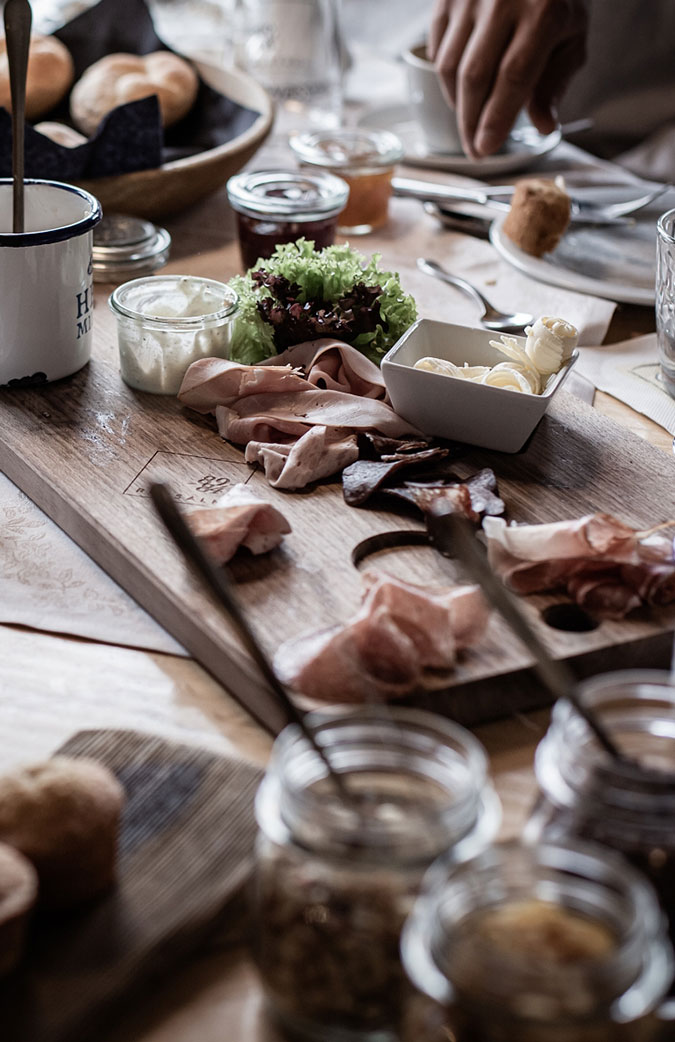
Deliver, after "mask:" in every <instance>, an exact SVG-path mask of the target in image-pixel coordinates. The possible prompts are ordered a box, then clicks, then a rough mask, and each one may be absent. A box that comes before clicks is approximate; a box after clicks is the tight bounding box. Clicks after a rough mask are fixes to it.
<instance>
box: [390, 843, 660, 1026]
mask: <svg viewBox="0 0 675 1042" xmlns="http://www.w3.org/2000/svg"><path fill="white" fill-rule="evenodd" d="M401 950H402V956H403V964H404V966H405V969H406V972H407V973H408V975H409V977H410V979H411V980H412V981H413V983H414V984H415V985H416V987H417V989H418V991H419V994H417V995H415V996H414V997H413V998H412V999H411V1001H410V1002H409V1004H408V1007H407V1011H406V1017H405V1026H404V1031H403V1039H404V1042H448V1040H449V1039H453V1040H455V1042H652V1040H656V1039H659V1040H660V1039H661V1038H663V1039H664V1040H665V1039H666V1038H668V1037H672V1036H669V1035H667V1034H659V1032H660V1031H663V1027H664V1026H663V1025H660V1024H659V1023H658V1022H657V1019H656V1017H655V1016H654V1015H653V1011H654V1010H655V1008H656V1007H657V1006H658V1005H659V1003H660V1001H661V999H662V997H663V995H664V994H665V992H666V990H667V988H668V985H669V983H670V980H671V978H672V972H673V958H672V951H671V948H670V945H669V943H668V940H667V938H666V931H665V922H664V919H663V915H662V913H661V911H660V909H659V906H658V902H657V900H656V896H655V894H654V892H653V890H652V888H651V887H650V885H649V884H648V882H647V881H646V880H644V879H643V877H642V876H640V874H639V873H637V872H635V871H633V870H632V869H631V868H630V867H629V866H628V865H627V864H626V863H625V862H624V860H623V859H622V858H620V857H619V856H618V855H617V854H614V853H613V852H612V851H608V850H604V849H603V848H602V847H597V846H594V845H590V844H581V843H570V844H569V846H564V847H563V846H555V845H542V846H534V847H524V846H520V845H518V844H515V843H507V844H504V845H501V846H495V847H492V848H490V849H489V850H487V851H485V852H484V853H483V854H481V855H479V857H477V858H476V859H474V860H473V861H471V862H468V863H465V864H463V865H460V866H458V867H456V868H454V869H452V870H451V871H450V873H449V874H448V875H446V877H445V878H444V879H443V878H441V877H440V874H439V873H438V872H437V871H436V870H435V868H434V869H432V871H431V873H430V875H429V878H428V882H427V885H426V886H425V890H424V893H423V894H422V896H421V897H420V898H418V900H417V902H416V904H415V907H414V911H413V913H412V915H411V917H410V918H409V920H408V922H407V923H406V926H405V929H404V931H403V939H402V949H401ZM666 1030H667V1026H666Z"/></svg>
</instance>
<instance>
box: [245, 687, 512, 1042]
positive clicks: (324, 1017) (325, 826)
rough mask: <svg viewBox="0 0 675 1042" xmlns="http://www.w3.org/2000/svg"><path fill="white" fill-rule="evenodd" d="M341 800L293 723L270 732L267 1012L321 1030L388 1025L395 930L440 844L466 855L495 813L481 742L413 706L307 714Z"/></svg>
mask: <svg viewBox="0 0 675 1042" xmlns="http://www.w3.org/2000/svg"><path fill="white" fill-rule="evenodd" d="M309 721H310V723H312V725H313V726H314V727H315V728H317V737H318V739H319V741H320V742H321V743H322V744H323V745H324V747H325V748H326V751H327V753H328V755H329V757H330V760H331V763H332V765H333V766H334V767H335V769H336V770H337V771H339V772H340V773H341V774H342V775H343V777H344V778H345V782H346V784H347V786H348V788H349V791H350V792H351V793H353V794H354V797H355V800H354V804H353V805H351V804H345V803H343V802H341V801H340V799H339V798H338V796H337V795H336V793H335V790H334V789H333V787H332V785H331V783H330V780H329V779H327V778H326V773H325V768H324V766H323V764H322V763H321V761H320V760H319V759H318V757H317V756H316V754H315V753H314V752H313V750H312V749H311V748H310V747H309V746H308V744H307V743H306V742H305V740H304V739H303V738H302V736H301V734H300V732H299V731H298V729H297V728H295V727H289V728H286V729H285V730H284V731H283V732H282V734H281V735H280V736H279V738H278V739H277V741H276V743H275V746H274V752H273V756H272V760H271V763H270V767H269V770H268V772H267V775H266V777H265V779H264V781H263V783H262V785H261V787H260V790H259V793H258V798H257V803H256V814H257V819H258V824H259V827H260V834H259V842H258V851H257V873H256V906H257V918H258V922H257V938H258V945H259V950H258V959H259V966H260V971H261V974H262V978H263V983H264V986H265V991H266V995H267V998H268V1002H269V1005H270V1007H271V1011H272V1013H273V1014H275V1015H276V1017H277V1018H278V1019H279V1020H280V1021H281V1023H282V1025H283V1026H284V1027H286V1028H287V1029H289V1030H290V1031H291V1032H292V1033H294V1034H296V1035H300V1036H301V1037H303V1038H306V1039H311V1040H317V1042H331V1040H333V1039H335V1040H338V1039H339V1040H340V1042H349V1040H355V1042H356V1040H373V1042H375V1040H377V1042H387V1040H388V1039H394V1038H396V1037H398V1036H397V1028H398V1022H399V1017H400V1012H401V1003H402V1000H403V996H404V991H405V977H404V974H403V970H402V967H401V962H400V956H399V938H400V931H401V927H402V925H403V922H404V920H405V917H406V916H407V914H408V913H409V911H410V909H411V907H412V902H413V899H414V897H415V894H416V893H417V891H418V889H419V885H420V882H421V878H422V875H423V873H424V871H425V870H426V869H427V867H428V866H429V864H430V863H431V862H432V860H433V859H434V858H436V857H437V856H438V855H439V854H440V853H442V852H445V851H448V852H449V853H448V857H449V858H450V859H451V860H457V861H461V860H464V859H466V858H469V857H472V856H473V855H474V854H475V853H477V852H478V851H479V850H481V849H483V848H484V847H485V846H486V845H487V844H488V843H489V842H490V841H491V839H492V838H493V837H494V835H495V832H496V830H497V828H498V825H499V820H500V810H499V801H498V799H497V796H496V794H495V792H494V790H493V789H492V786H491V785H490V783H489V781H488V780H487V759H486V756H485V753H484V751H483V749H482V746H481V745H480V744H479V743H478V742H477V741H476V739H475V738H474V737H473V736H472V735H471V734H469V732H468V731H465V730H464V729H463V728H461V727H459V726H457V725H455V724H452V723H450V722H448V721H446V720H444V719H442V718H440V717H436V716H434V715H433V714H431V713H423V712H417V711H414V710H410V709H402V708H397V709H391V710H389V709H387V710H385V709H370V708H364V709H358V710H354V711H353V712H349V713H346V714H339V715H338V714H323V713H322V714H316V715H315V716H312V717H310V718H309Z"/></svg>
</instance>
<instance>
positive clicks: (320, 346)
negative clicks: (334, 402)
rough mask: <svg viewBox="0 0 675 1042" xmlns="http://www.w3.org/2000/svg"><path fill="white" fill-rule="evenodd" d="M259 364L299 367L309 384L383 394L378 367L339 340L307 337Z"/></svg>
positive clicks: (366, 395) (368, 394) (367, 395)
mask: <svg viewBox="0 0 675 1042" xmlns="http://www.w3.org/2000/svg"><path fill="white" fill-rule="evenodd" d="M261 365H263V366H268V365H275V366H280V365H291V366H293V367H296V366H297V367H300V368H302V369H303V370H304V372H305V376H306V377H307V380H308V382H309V383H310V384H314V385H316V386H319V387H324V388H326V389H327V390H329V391H348V392H349V393H350V394H358V395H360V396H361V397H362V398H386V396H387V389H386V387H385V385H384V377H383V376H382V372H381V371H380V369H379V367H378V366H376V365H375V363H374V362H371V361H370V359H369V358H366V356H365V355H364V354H362V353H361V351H359V350H358V349H357V348H355V347H352V346H351V344H344V343H343V342H342V341H341V340H328V339H326V340H308V341H306V342H305V343H304V344H296V345H295V346H294V347H289V348H288V349H287V350H286V351H282V352H281V354H279V355H274V356H273V357H272V358H270V359H266V360H265V361H264V362H261Z"/></svg>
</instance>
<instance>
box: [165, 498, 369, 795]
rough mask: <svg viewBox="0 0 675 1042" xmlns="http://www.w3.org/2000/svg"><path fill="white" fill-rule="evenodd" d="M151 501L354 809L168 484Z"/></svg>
mask: <svg viewBox="0 0 675 1042" xmlns="http://www.w3.org/2000/svg"><path fill="white" fill-rule="evenodd" d="M150 498H151V499H152V502H153V503H154V506H155V509H156V510H157V513H158V514H159V516H160V517H161V519H162V521H163V522H164V525H165V527H166V529H167V531H168V532H169V534H170V535H171V537H172V538H173V540H174V542H175V543H176V545H177V547H178V548H179V550H181V552H182V554H183V556H184V557H185V559H186V560H187V561H188V562H189V563H190V564H191V565H192V566H193V568H194V569H195V571H197V572H198V574H199V575H200V576H201V578H202V580H203V581H204V582H205V583H206V585H207V586H208V587H209V588H210V589H211V592H212V593H213V594H215V597H216V599H217V601H218V603H219V604H220V606H221V607H222V608H224V609H225V611H226V612H227V615H228V617H229V619H230V622H231V623H232V624H233V626H234V628H235V629H236V630H237V632H238V634H239V636H240V637H241V640H242V643H243V645H244V647H245V648H246V650H247V651H248V652H249V654H250V656H251V658H252V659H253V661H254V662H255V664H256V665H257V667H258V669H259V670H260V672H261V674H262V676H263V679H264V680H265V681H266V682H267V684H268V685H269V688H270V689H271V692H272V694H273V695H274V697H275V698H276V700H277V702H278V703H279V705H280V706H281V708H282V711H283V714H284V717H285V718H286V720H287V722H288V723H294V724H297V726H298V727H299V728H300V730H301V731H302V733H303V735H304V737H305V738H306V739H307V741H308V742H309V744H310V745H311V746H312V748H313V749H314V751H315V753H316V754H317V755H318V756H319V757H320V759H321V760H322V761H323V764H324V766H325V768H326V771H327V772H328V776H329V778H330V780H331V782H332V783H333V785H334V786H335V790H336V792H337V793H338V794H339V796H340V797H341V798H342V799H343V800H344V801H345V802H346V803H349V805H350V806H353V805H354V803H355V797H354V796H352V793H351V792H349V790H348V788H347V786H346V785H345V781H344V778H343V777H342V776H341V775H340V773H339V772H338V771H336V770H335V768H334V767H333V765H332V764H331V762H330V759H329V758H328V754H327V753H326V750H325V749H324V748H322V746H321V745H320V744H319V742H318V741H317V738H316V735H315V734H314V732H313V730H312V729H311V727H309V726H308V725H307V723H306V721H305V719H304V715H303V714H302V713H301V712H300V710H299V709H298V708H297V707H296V706H295V705H294V703H293V702H292V701H291V699H290V697H289V695H288V694H287V692H286V690H285V689H284V687H283V686H282V684H281V682H280V681H279V678H278V677H277V675H276V673H275V672H274V669H273V668H272V665H271V663H270V661H269V659H268V658H267V655H266V654H265V652H264V651H263V648H262V646H261V644H260V643H259V642H258V639H257V637H256V636H255V634H254V632H253V630H252V629H251V627H250V626H249V624H248V622H247V620H246V618H245V616H244V613H243V612H242V610H241V607H240V605H239V602H238V601H237V599H236V597H235V595H234V593H233V592H232V589H231V587H230V583H229V582H228V580H227V578H226V576H225V572H224V571H223V569H222V568H216V566H215V565H214V564H213V563H212V562H211V560H210V559H209V557H208V556H207V555H206V553H205V552H204V550H203V549H202V547H201V545H200V543H199V540H198V539H197V537H196V536H195V535H193V533H192V531H191V530H190V528H189V527H188V524H187V522H186V521H185V518H184V517H183V515H182V513H181V511H180V508H179V507H178V504H177V503H176V501H175V499H174V497H173V496H172V494H171V491H170V489H169V487H168V485H164V484H162V483H160V482H157V483H155V484H152V485H151V486H150Z"/></svg>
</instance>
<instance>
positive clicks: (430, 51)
mask: <svg viewBox="0 0 675 1042" xmlns="http://www.w3.org/2000/svg"><path fill="white" fill-rule="evenodd" d="M448 21H449V16H448V3H447V0H436V3H435V4H434V10H433V14H432V16H431V24H430V26H429V38H428V39H427V58H428V59H429V61H435V59H436V55H437V54H438V49H439V47H440V45H441V41H442V39H443V37H444V35H445V31H446V29H447V28H448Z"/></svg>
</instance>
